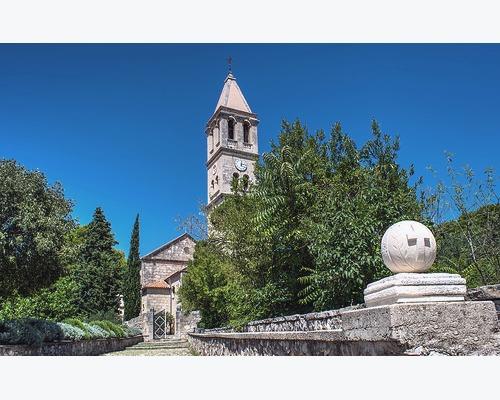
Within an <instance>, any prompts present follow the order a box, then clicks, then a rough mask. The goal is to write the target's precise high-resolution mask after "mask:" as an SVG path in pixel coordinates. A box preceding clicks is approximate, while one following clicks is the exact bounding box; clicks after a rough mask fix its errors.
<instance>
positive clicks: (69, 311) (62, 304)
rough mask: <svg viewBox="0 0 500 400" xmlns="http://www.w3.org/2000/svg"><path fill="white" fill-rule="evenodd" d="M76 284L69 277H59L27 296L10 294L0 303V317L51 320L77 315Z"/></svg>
mask: <svg viewBox="0 0 500 400" xmlns="http://www.w3.org/2000/svg"><path fill="white" fill-rule="evenodd" d="M77 296H78V292H77V287H76V284H75V283H74V282H73V281H72V280H71V279H70V278H69V277H62V278H59V279H58V280H57V281H56V282H55V283H54V284H53V285H52V286H50V287H49V288H46V289H42V290H40V291H39V292H38V293H35V294H33V295H31V296H29V297H21V296H19V295H16V296H12V297H10V298H8V299H7V300H5V301H4V302H3V303H2V306H1V308H0V320H1V319H14V318H28V317H32V318H42V319H49V320H53V321H57V320H62V319H64V318H68V317H72V316H75V315H78V309H77V307H76V298H77Z"/></svg>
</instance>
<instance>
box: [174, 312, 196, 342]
mask: <svg viewBox="0 0 500 400" xmlns="http://www.w3.org/2000/svg"><path fill="white" fill-rule="evenodd" d="M200 319H201V316H200V312H199V311H192V312H190V313H183V312H182V311H181V310H178V311H177V314H176V331H175V335H176V336H179V337H181V338H183V339H184V338H186V337H187V334H188V333H190V332H193V331H194V330H195V329H196V326H197V325H198V322H200Z"/></svg>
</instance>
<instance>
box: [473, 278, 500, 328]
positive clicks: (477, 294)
mask: <svg viewBox="0 0 500 400" xmlns="http://www.w3.org/2000/svg"><path fill="white" fill-rule="evenodd" d="M466 299H467V300H470V301H487V300H489V301H492V302H493V304H495V308H496V310H497V316H498V319H499V320H500V284H498V285H489V286H481V287H478V288H474V289H469V290H467V295H466Z"/></svg>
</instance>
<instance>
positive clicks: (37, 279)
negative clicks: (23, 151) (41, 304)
mask: <svg viewBox="0 0 500 400" xmlns="http://www.w3.org/2000/svg"><path fill="white" fill-rule="evenodd" d="M71 211H72V203H71V201H69V200H67V199H66V198H65V197H64V191H63V188H62V186H61V185H60V184H59V183H54V184H53V185H49V184H48V182H47V179H46V178H45V175H44V174H43V173H41V172H39V171H28V170H27V169H26V168H25V167H23V166H21V165H20V164H18V163H17V162H16V161H13V160H0V297H8V296H11V295H13V294H15V293H18V294H19V295H23V296H25V295H29V294H31V293H34V292H36V291H37V290H38V289H40V288H44V287H47V286H49V285H50V284H52V283H53V282H55V280H56V279H57V278H58V277H59V276H61V274H62V273H63V261H62V250H63V247H64V243H65V236H66V235H67V234H68V233H69V232H70V230H71V229H72V228H73V226H74V225H75V223H74V221H73V219H72V217H71Z"/></svg>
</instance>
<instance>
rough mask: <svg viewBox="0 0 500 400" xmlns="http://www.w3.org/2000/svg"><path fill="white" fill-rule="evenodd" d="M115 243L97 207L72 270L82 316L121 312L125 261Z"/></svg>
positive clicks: (104, 218) (101, 212)
mask: <svg viewBox="0 0 500 400" xmlns="http://www.w3.org/2000/svg"><path fill="white" fill-rule="evenodd" d="M115 243H116V242H115V239H114V236H113V233H112V231H111V225H110V223H109V222H108V221H107V220H106V217H105V216H104V213H103V211H102V209H100V208H97V209H96V210H95V212H94V217H93V219H92V222H91V223H90V224H89V225H88V226H87V227H86V230H85V234H84V240H83V244H82V248H81V253H80V257H79V259H78V262H77V263H76V264H74V265H73V266H71V269H70V277H71V279H72V280H73V281H74V282H75V284H76V286H77V291H78V297H77V299H76V306H77V308H78V310H79V315H83V316H87V317H88V316H90V315H92V314H95V313H99V312H113V313H117V312H118V307H119V301H120V299H119V295H120V292H121V289H122V287H121V286H122V285H121V283H122V280H123V278H122V274H123V272H124V269H125V268H124V267H125V258H124V255H123V253H122V252H118V251H116V250H115V249H114V248H113V246H114V245H115Z"/></svg>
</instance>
